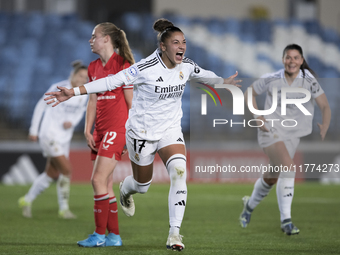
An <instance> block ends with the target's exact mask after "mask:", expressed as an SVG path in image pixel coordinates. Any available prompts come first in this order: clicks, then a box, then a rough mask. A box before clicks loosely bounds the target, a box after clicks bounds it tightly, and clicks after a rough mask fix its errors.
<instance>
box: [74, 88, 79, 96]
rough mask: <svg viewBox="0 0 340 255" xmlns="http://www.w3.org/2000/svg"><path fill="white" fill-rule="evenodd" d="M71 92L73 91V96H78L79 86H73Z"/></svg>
mask: <svg viewBox="0 0 340 255" xmlns="http://www.w3.org/2000/svg"><path fill="white" fill-rule="evenodd" d="M73 92H74V95H75V96H80V89H79V87H75V88H73Z"/></svg>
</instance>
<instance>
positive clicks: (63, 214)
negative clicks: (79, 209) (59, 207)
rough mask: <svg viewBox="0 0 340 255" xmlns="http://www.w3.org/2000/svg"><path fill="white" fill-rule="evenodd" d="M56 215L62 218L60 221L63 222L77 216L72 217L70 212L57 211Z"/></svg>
mask: <svg viewBox="0 0 340 255" xmlns="http://www.w3.org/2000/svg"><path fill="white" fill-rule="evenodd" d="M58 215H59V218H62V219H65V220H69V219H76V218H77V216H76V215H74V214H73V213H72V212H71V211H70V210H63V211H59V213H58Z"/></svg>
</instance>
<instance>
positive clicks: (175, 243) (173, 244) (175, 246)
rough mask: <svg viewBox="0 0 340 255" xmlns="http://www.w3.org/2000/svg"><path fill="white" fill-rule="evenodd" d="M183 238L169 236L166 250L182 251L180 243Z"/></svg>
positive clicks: (182, 245)
mask: <svg viewBox="0 0 340 255" xmlns="http://www.w3.org/2000/svg"><path fill="white" fill-rule="evenodd" d="M182 238H183V236H182V235H180V234H178V235H170V234H169V236H168V240H167V241H166V248H167V249H168V250H173V251H182V250H183V249H184V247H185V246H184V244H183V243H182Z"/></svg>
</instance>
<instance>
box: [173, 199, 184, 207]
mask: <svg viewBox="0 0 340 255" xmlns="http://www.w3.org/2000/svg"><path fill="white" fill-rule="evenodd" d="M175 205H181V206H185V201H184V200H182V201H179V202H177V203H176V204H175Z"/></svg>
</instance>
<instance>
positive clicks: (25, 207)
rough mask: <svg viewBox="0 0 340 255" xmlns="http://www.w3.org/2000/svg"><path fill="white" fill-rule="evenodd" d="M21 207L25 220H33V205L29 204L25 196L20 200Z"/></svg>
mask: <svg viewBox="0 0 340 255" xmlns="http://www.w3.org/2000/svg"><path fill="white" fill-rule="evenodd" d="M18 204H19V207H20V208H22V216H24V217H25V218H32V211H31V205H32V204H31V203H29V202H27V201H26V199H25V196H23V197H21V198H19V200H18Z"/></svg>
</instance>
